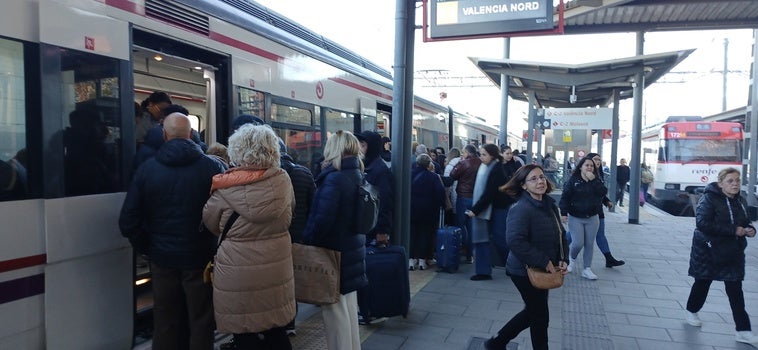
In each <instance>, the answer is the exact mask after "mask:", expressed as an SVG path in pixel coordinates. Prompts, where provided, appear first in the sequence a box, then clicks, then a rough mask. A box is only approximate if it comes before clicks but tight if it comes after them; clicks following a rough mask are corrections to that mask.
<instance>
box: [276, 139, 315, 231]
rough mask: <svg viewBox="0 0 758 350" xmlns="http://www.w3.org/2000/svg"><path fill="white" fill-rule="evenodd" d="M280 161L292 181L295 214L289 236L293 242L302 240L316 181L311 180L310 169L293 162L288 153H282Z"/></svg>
mask: <svg viewBox="0 0 758 350" xmlns="http://www.w3.org/2000/svg"><path fill="white" fill-rule="evenodd" d="M280 162H281V164H282V169H284V170H285V171H287V175H289V177H290V181H291V182H292V188H293V189H294V190H295V212H294V213H295V215H294V216H293V217H292V224H291V225H290V230H289V231H290V236H291V237H292V241H293V242H302V241H303V230H305V225H306V223H307V222H308V214H310V212H311V203H312V202H313V196H314V195H315V193H316V183H315V182H313V175H312V174H311V171H310V170H308V168H306V167H304V166H302V165H300V164H297V163H295V162H294V160H293V159H292V157H291V156H290V155H289V154H287V153H283V154H282V156H281V159H280Z"/></svg>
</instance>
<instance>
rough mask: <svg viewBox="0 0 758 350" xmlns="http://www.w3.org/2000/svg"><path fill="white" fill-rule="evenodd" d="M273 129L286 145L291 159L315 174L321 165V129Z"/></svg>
mask: <svg viewBox="0 0 758 350" xmlns="http://www.w3.org/2000/svg"><path fill="white" fill-rule="evenodd" d="M274 131H275V132H276V134H277V135H278V136H279V138H281V139H282V141H284V144H285V145H286V146H287V153H288V154H289V155H290V157H292V161H293V162H295V163H297V164H300V165H302V166H305V167H306V168H308V169H310V170H311V172H313V173H314V174H317V173H318V172H319V170H320V166H321V159H320V158H321V147H322V143H321V131H319V130H293V129H287V128H280V127H274Z"/></svg>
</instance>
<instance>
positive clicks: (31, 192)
mask: <svg viewBox="0 0 758 350" xmlns="http://www.w3.org/2000/svg"><path fill="white" fill-rule="evenodd" d="M0 67H2V69H1V70H0V72H2V74H0V91H2V93H0V106H2V109H3V113H2V115H0V220H2V221H3V222H4V225H3V229H2V230H0V237H1V238H0V239H2V241H3V242H4V244H3V245H2V246H0V326H2V327H0V349H45V348H47V349H128V348H131V347H132V346H133V345H134V341H135V340H134V339H135V337H134V323H135V312H136V310H137V309H138V308H139V309H149V297H148V298H147V299H145V300H143V299H140V300H137V298H136V296H137V295H136V293H135V290H137V289H135V282H136V283H137V284H139V285H141V286H143V287H144V286H145V285H149V284H144V282H147V281H149V274H146V275H144V276H137V274H136V270H135V263H134V256H133V252H132V249H131V247H130V246H129V243H128V241H127V240H126V239H124V238H122V237H121V235H120V232H119V230H118V216H119V211H120V208H121V203H122V201H123V198H124V191H125V189H126V188H127V185H128V182H129V179H130V176H131V174H132V171H133V165H132V159H133V157H134V153H135V149H136V142H135V136H134V134H135V128H134V125H135V114H134V111H135V107H134V103H135V101H137V102H139V101H141V100H143V99H144V98H145V97H146V96H147V95H148V94H149V93H151V92H153V91H155V90H162V91H166V92H168V93H169V94H170V96H171V98H172V100H173V102H174V103H178V104H182V105H184V106H185V107H186V108H187V109H188V110H189V111H190V114H192V115H193V117H194V125H195V126H196V128H197V129H198V130H201V131H202V132H203V135H204V140H205V141H206V142H207V143H212V142H216V141H219V142H222V143H225V142H226V138H227V137H228V135H229V128H230V126H231V123H232V120H233V118H234V117H235V116H237V115H239V114H243V113H249V114H255V115H258V116H261V117H262V118H264V119H265V120H266V121H267V122H268V123H270V124H271V125H272V126H273V127H274V129H275V130H276V131H277V133H278V134H279V135H280V136H281V137H282V139H283V140H285V142H286V143H287V146H288V147H289V150H290V152H291V153H292V155H293V157H295V159H296V160H297V161H298V162H299V163H301V164H304V165H306V166H314V165H315V164H316V160H317V159H318V157H319V156H320V152H321V147H322V146H323V142H322V140H325V139H326V137H327V136H328V135H329V133H331V132H333V131H336V130H338V129H348V130H354V131H360V130H377V131H379V132H380V133H383V134H386V135H388V134H389V130H390V123H391V122H392V80H391V76H390V73H389V72H387V71H386V70H383V69H381V68H378V67H377V66H375V65H374V64H372V63H371V62H368V61H366V60H364V59H363V58H361V57H359V56H357V55H355V54H354V53H352V52H350V51H348V50H346V49H344V48H343V47H341V46H339V45H336V44H335V43H333V42H331V41H329V40H327V39H324V38H323V37H321V36H319V35H317V34H315V33H313V32H310V31H308V30H306V29H304V28H302V27H300V26H299V25H297V24H295V23H292V22H291V21H289V20H287V19H286V18H284V17H282V16H280V15H278V14H276V13H273V12H271V11H269V10H267V9H265V8H263V7H260V6H258V5H256V4H254V3H249V2H246V1H236V0H223V1H210V0H184V1H155V0H7V1H5V2H3V11H2V12H0ZM451 118H452V120H453V126H454V128H455V130H454V132H453V133H452V136H451V133H450V130H451V127H450V120H451ZM414 119H417V120H418V122H416V121H414V132H415V133H416V135H417V137H418V139H419V140H421V141H423V142H427V143H428V144H429V145H430V146H436V145H443V146H445V147H446V148H447V146H446V145H444V143H445V142H449V141H450V140H451V139H453V140H456V142H460V143H461V144H464V143H470V142H479V143H481V142H490V141H494V140H495V139H496V136H497V130H495V129H494V128H491V127H488V126H486V125H484V123H482V122H481V121H480V120H478V119H476V118H472V117H465V116H462V115H459V114H456V113H454V112H451V111H450V109H449V108H447V107H444V106H440V105H437V104H434V103H431V102H429V101H425V100H422V99H416V101H415V103H414ZM455 146H458V147H460V146H461V145H459V144H456V145H455ZM142 277H146V278H142Z"/></svg>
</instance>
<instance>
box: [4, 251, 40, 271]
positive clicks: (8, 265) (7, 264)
mask: <svg viewBox="0 0 758 350" xmlns="http://www.w3.org/2000/svg"><path fill="white" fill-rule="evenodd" d="M45 263H47V254H40V255H32V256H25V257H23V258H18V259H11V260H5V261H0V272H7V271H11V270H18V269H23V268H26V267H32V266H37V265H44V264H45Z"/></svg>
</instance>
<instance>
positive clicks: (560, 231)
mask: <svg viewBox="0 0 758 350" xmlns="http://www.w3.org/2000/svg"><path fill="white" fill-rule="evenodd" d="M502 190H503V191H504V192H505V193H507V194H508V195H510V196H511V197H513V198H519V199H518V201H517V202H516V204H514V205H513V206H511V208H510V209H509V213H508V223H507V229H506V231H507V232H506V237H507V240H508V246H509V247H510V249H511V252H510V254H509V255H508V262H507V263H506V269H507V271H508V272H509V273H510V274H511V281H513V284H514V285H516V288H517V289H518V291H519V293H520V294H521V299H523V300H524V304H525V306H524V309H523V310H521V311H520V312H519V313H518V314H516V315H515V316H513V318H511V320H510V321H508V323H506V324H505V326H503V328H501V329H500V331H499V332H498V334H497V336H495V337H494V338H491V339H489V340H488V341H487V342H486V343H485V348H486V349H487V350H495V349H497V350H503V349H505V347H506V346H507V345H508V342H509V341H511V340H512V339H513V338H516V336H518V335H519V333H521V331H523V330H525V329H527V328H529V331H530V333H531V338H532V347H533V348H534V349H537V350H545V349H547V348H548V345H547V327H548V323H549V320H550V317H549V310H548V303H547V297H548V291H547V290H546V289H537V288H535V287H534V286H532V284H531V283H530V282H529V278H528V277H527V274H526V266H527V265H528V266H530V267H541V268H544V269H545V270H547V271H548V272H550V273H561V274H564V275H565V274H566V268H567V264H566V257H567V256H568V242H567V241H566V235H565V229H564V228H563V225H561V223H560V221H559V219H558V218H559V213H558V208H557V207H556V205H555V200H553V199H552V198H551V197H550V196H548V195H547V194H548V193H550V192H552V190H553V184H552V183H550V182H549V181H547V178H546V177H545V173H544V172H543V170H542V167H540V166H539V165H535V164H528V165H525V166H523V167H521V168H520V169H519V170H518V171H517V172H516V174H515V175H514V176H513V178H512V179H511V180H510V181H508V183H507V184H506V185H505V186H504V187H503V188H502Z"/></svg>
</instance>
